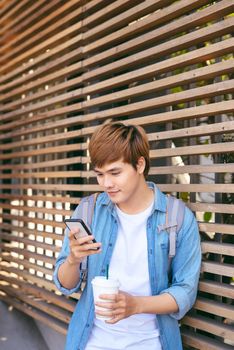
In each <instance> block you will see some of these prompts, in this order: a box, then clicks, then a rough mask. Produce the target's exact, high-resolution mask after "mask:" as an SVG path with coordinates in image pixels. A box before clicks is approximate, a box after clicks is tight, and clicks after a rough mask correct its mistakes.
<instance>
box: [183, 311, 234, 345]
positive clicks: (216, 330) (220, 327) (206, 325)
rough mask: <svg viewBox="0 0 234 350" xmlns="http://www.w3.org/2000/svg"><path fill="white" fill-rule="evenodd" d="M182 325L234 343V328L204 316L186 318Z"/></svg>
mask: <svg viewBox="0 0 234 350" xmlns="http://www.w3.org/2000/svg"><path fill="white" fill-rule="evenodd" d="M182 324H185V325H188V326H191V327H194V328H196V329H200V330H202V331H205V332H208V333H211V334H214V335H215V336H218V337H222V338H224V339H226V340H227V339H229V340H232V341H234V327H233V326H230V325H227V324H220V323H219V322H217V321H215V320H212V319H210V318H205V317H202V316H195V317H192V316H186V317H184V318H183V320H182Z"/></svg>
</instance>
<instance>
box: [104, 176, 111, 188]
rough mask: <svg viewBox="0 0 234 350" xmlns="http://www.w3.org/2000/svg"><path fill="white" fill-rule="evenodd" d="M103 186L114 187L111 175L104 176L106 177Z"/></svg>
mask: <svg viewBox="0 0 234 350" xmlns="http://www.w3.org/2000/svg"><path fill="white" fill-rule="evenodd" d="M103 180H104V181H103V186H104V187H106V188H109V187H112V180H111V178H110V176H108V175H106V176H104V179H103Z"/></svg>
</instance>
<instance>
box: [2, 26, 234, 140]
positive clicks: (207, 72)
mask: <svg viewBox="0 0 234 350" xmlns="http://www.w3.org/2000/svg"><path fill="white" fill-rule="evenodd" d="M233 24H234V20H233ZM233 26H234V25H233ZM233 70H234V65H233V60H228V61H223V62H221V63H217V64H214V65H211V66H207V67H203V68H199V69H195V70H191V71H188V72H185V73H181V74H177V75H175V76H172V77H171V76H170V77H167V78H163V79H160V80H155V81H153V82H150V83H146V84H143V85H140V86H137V87H132V88H128V89H125V90H124V91H119V92H115V93H108V96H106V95H104V96H101V97H96V98H93V99H91V100H90V101H87V102H83V103H82V106H84V107H85V106H86V105H87V107H92V106H100V105H102V104H104V103H106V102H107V98H108V103H110V102H113V103H114V102H119V101H121V100H126V99H127V98H130V97H131V98H133V97H137V96H139V95H144V94H147V93H152V92H157V91H160V90H164V89H166V88H167V89H168V88H172V87H174V86H178V84H179V85H182V84H186V83H192V82H196V81H199V80H201V79H211V78H212V77H215V76H217V74H219V75H221V74H223V73H225V74H228V73H229V72H231V71H233ZM133 73H134V72H132V74H133ZM136 79H137V77H136ZM110 80H113V79H110ZM96 85H97V87H96ZM99 85H100V84H99V83H97V84H94V85H90V86H88V87H86V88H80V89H77V90H72V91H71V92H69V93H65V94H62V95H59V96H56V97H54V98H50V99H47V100H45V101H44V102H43V103H42V102H41V101H39V102H38V103H34V104H33V106H32V105H29V107H26V104H27V103H29V102H32V101H35V100H37V99H38V98H43V97H45V96H47V95H49V94H51V93H52V92H53V91H50V89H48V90H44V91H45V92H43V93H42V92H39V93H38V94H34V95H32V96H29V97H26V98H25V99H23V100H22V99H19V100H16V101H14V102H12V103H9V104H6V105H5V106H3V108H2V112H3V111H4V110H5V111H8V114H5V116H4V117H6V116H11V115H12V113H14V114H15V113H16V114H17V115H18V116H20V115H23V114H25V112H27V111H29V110H30V111H31V112H32V111H37V110H39V109H41V108H45V107H49V106H51V105H54V104H56V103H63V102H68V101H69V100H71V99H74V98H76V97H78V98H81V97H85V96H87V95H89V94H90V93H97V92H100V91H101V88H100V87H99ZM102 85H103V83H102ZM56 86H57V85H56ZM104 86H105V89H110V88H113V87H114V86H109V84H108V80H107V81H106V84H105V85H104ZM90 90H91V91H90ZM54 92H56V91H54ZM38 95H39V96H38ZM21 105H24V109H20V110H18V111H15V107H17V106H21ZM25 108H26V110H25ZM12 109H13V112H9V111H11V110H12ZM65 121H66V122H67V123H68V121H67V120H61V121H58V124H57V127H62V126H64V125H66V124H65ZM18 123H19V122H18ZM21 123H22V122H21ZM15 124H16V123H11V124H9V125H8V126H7V125H3V126H2V127H0V130H2V129H6V128H8V127H9V130H10V129H11V127H12V126H15ZM44 127H45V125H44ZM46 128H48V129H49V125H46ZM39 130H42V129H41V128H40V127H37V128H36V129H35V128H33V129H32V130H28V132H30V133H32V132H36V131H39ZM21 134H22V131H18V132H13V133H12V132H11V133H7V134H6V135H5V137H13V136H19V135H21ZM3 136H4V135H2V137H3Z"/></svg>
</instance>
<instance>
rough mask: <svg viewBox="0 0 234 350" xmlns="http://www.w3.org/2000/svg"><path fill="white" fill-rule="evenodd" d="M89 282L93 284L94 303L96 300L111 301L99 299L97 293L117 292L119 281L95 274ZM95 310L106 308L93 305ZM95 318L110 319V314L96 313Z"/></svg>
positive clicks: (104, 309)
mask: <svg viewBox="0 0 234 350" xmlns="http://www.w3.org/2000/svg"><path fill="white" fill-rule="evenodd" d="M91 283H92V286H93V297H94V303H96V302H97V301H100V302H105V303H108V302H111V300H104V299H100V298H99V295H101V294H118V291H119V281H118V280H116V279H112V278H108V279H107V278H106V277H104V276H96V277H95V278H94V279H93V280H92V282H91ZM95 310H96V311H97V310H102V311H108V309H106V308H103V307H100V306H96V305H95ZM96 318H98V319H99V320H103V321H105V320H110V319H111V318H112V316H100V315H97V314H96Z"/></svg>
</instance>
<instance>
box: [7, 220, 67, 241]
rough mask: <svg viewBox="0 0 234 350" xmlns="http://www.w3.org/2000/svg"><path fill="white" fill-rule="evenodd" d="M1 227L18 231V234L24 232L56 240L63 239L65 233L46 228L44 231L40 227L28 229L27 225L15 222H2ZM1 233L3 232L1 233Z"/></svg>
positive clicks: (14, 231) (8, 230)
mask: <svg viewBox="0 0 234 350" xmlns="http://www.w3.org/2000/svg"><path fill="white" fill-rule="evenodd" d="M1 229H2V232H5V231H7V232H13V233H15V234H16V233H18V234H24V235H26V236H30V235H32V236H35V237H43V238H51V239H53V240H56V241H61V240H63V238H64V237H63V234H62V233H60V232H57V230H56V229H55V230H56V232H55V233H51V232H46V231H45V230H44V231H40V230H39V229H38V228H37V230H34V229H31V230H30V229H28V228H25V227H21V226H18V225H14V224H6V223H2V224H1ZM0 235H1V233H0Z"/></svg>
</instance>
